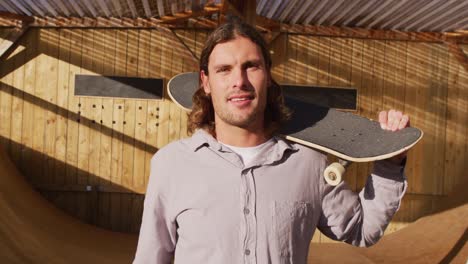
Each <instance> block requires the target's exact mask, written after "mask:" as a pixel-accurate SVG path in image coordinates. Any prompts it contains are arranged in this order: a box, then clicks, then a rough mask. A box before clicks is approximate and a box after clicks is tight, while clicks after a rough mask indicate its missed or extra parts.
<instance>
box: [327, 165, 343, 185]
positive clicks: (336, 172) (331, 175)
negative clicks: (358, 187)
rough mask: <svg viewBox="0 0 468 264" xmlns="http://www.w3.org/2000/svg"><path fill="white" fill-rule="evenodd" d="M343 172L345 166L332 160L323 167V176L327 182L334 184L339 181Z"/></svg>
mask: <svg viewBox="0 0 468 264" xmlns="http://www.w3.org/2000/svg"><path fill="white" fill-rule="evenodd" d="M344 172H345V168H344V167H343V165H341V164H340V163H338V162H333V163H332V164H330V165H329V166H328V167H327V168H326V169H325V171H324V172H323V176H324V177H325V181H326V182H327V183H328V184H330V185H331V186H336V185H338V184H339V183H340V182H341V180H342V178H343V174H344Z"/></svg>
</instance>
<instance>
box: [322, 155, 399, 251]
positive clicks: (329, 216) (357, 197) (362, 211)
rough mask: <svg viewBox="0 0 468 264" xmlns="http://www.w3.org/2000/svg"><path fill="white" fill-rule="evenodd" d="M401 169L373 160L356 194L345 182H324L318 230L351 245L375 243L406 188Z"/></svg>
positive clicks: (391, 164)
mask: <svg viewBox="0 0 468 264" xmlns="http://www.w3.org/2000/svg"><path fill="white" fill-rule="evenodd" d="M403 171H404V166H403V165H401V166H400V165H395V164H393V163H391V162H389V161H378V162H375V163H374V170H373V172H372V174H371V175H370V176H369V177H368V178H367V182H366V185H365V187H364V189H363V190H362V191H361V192H360V193H359V194H357V193H354V192H353V191H351V190H350V188H349V186H348V185H347V184H346V183H345V182H342V183H341V184H339V185H338V186H336V187H333V186H330V185H326V184H325V183H324V185H323V193H322V214H321V217H320V220H319V225H318V228H319V230H320V231H321V232H322V233H324V234H325V235H326V236H328V237H330V238H332V239H335V240H340V241H344V242H347V243H349V244H352V245H355V246H371V245H373V244H375V243H376V242H377V241H378V240H379V239H380V238H381V237H382V236H383V234H384V231H385V229H386V228H387V226H388V224H389V223H390V221H391V219H392V217H393V216H394V214H395V213H396V212H397V211H398V209H399V207H400V204H401V200H402V198H403V195H404V193H405V191H406V188H407V182H406V177H405V176H404V173H403Z"/></svg>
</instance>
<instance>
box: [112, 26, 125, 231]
mask: <svg viewBox="0 0 468 264" xmlns="http://www.w3.org/2000/svg"><path fill="white" fill-rule="evenodd" d="M127 32H128V31H127V30H122V29H120V30H117V33H116V52H117V54H116V56H115V73H116V75H117V76H125V75H126V70H127V35H128V34H127ZM123 121H124V100H122V99H115V100H114V109H113V120H112V129H113V131H114V133H113V135H112V163H111V177H112V178H111V179H112V183H113V184H114V185H118V186H121V185H122V177H123V176H122V165H123V159H122V153H123V152H122V149H123ZM121 196H122V195H120V194H112V195H111V213H110V215H111V228H112V230H119V229H120V228H121V226H122V224H121V222H122V221H121V212H122V211H123V210H122V208H121V200H122V199H121Z"/></svg>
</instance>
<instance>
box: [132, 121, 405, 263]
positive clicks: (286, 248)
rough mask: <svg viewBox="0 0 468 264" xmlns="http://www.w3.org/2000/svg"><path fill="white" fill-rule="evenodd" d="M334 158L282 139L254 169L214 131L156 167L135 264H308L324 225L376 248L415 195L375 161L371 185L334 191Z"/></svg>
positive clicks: (167, 150)
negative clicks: (330, 164)
mask: <svg viewBox="0 0 468 264" xmlns="http://www.w3.org/2000/svg"><path fill="white" fill-rule="evenodd" d="M325 167H326V156H325V155H323V154H321V153H319V152H317V151H314V150H312V149H310V148H306V147H303V146H302V145H298V144H292V143H290V142H288V141H285V140H283V139H281V138H277V137H275V138H274V140H273V141H272V144H269V145H268V146H267V147H265V148H263V149H262V153H260V154H259V155H258V156H257V158H255V159H254V160H253V162H251V163H250V164H248V166H245V165H244V164H243V163H242V160H241V158H240V157H239V156H238V155H237V154H236V153H234V152H233V151H231V150H230V149H229V148H227V147H226V146H223V145H222V144H220V143H219V142H217V141H216V139H214V138H213V137H212V136H211V135H209V134H208V133H206V132H205V131H202V130H199V131H197V132H196V133H195V134H194V135H193V136H192V137H191V138H188V139H184V140H180V141H177V142H174V143H171V144H169V145H168V146H166V147H164V148H162V149H161V150H159V151H158V152H157V153H156V155H155V156H154V157H153V159H152V160H151V175H150V180H149V183H148V189H147V193H146V198H145V204H144V213H143V221H142V226H141V230H140V237H139V241H138V248H137V252H136V256H135V260H134V263H138V264H140V263H164V264H165V263H170V261H171V258H172V257H173V256H174V255H175V256H174V257H175V263H176V264H186V263H187V264H197V263H203V264H210V263H213V264H219V263H233V264H240V263H258V264H268V263H272V264H276V263H278V264H280V263H281V264H282V263H306V262H307V253H308V248H309V244H310V241H311V238H312V236H313V234H314V231H315V229H316V228H317V227H318V228H319V229H320V230H321V231H322V232H323V233H324V234H325V235H327V236H329V237H330V238H332V239H336V240H341V241H346V242H348V243H351V244H353V245H359V246H368V245H371V244H373V243H375V242H376V241H377V240H378V239H379V238H380V237H381V236H382V235H383V232H384V230H385V228H386V226H387V225H388V223H389V222H390V220H391V218H392V216H393V215H394V214H395V212H396V211H397V210H398V208H399V206H400V201H401V198H402V196H403V194H404V192H405V189H406V181H405V177H404V176H403V167H401V166H396V165H393V164H390V163H389V162H385V161H381V162H376V163H375V165H374V171H373V173H372V174H371V176H370V177H368V180H367V184H366V186H365V188H364V189H363V190H362V191H361V192H360V193H359V194H356V193H354V192H352V191H351V190H350V189H349V187H348V186H347V185H346V183H341V184H339V185H338V186H336V187H332V186H329V185H327V184H326V182H325V181H324V179H323V176H322V175H323V170H324V169H325Z"/></svg>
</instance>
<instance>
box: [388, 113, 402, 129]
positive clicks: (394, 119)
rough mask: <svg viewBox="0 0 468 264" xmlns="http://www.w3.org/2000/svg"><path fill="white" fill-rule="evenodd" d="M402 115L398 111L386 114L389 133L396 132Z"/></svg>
mask: <svg viewBox="0 0 468 264" xmlns="http://www.w3.org/2000/svg"><path fill="white" fill-rule="evenodd" d="M402 116H403V114H402V113H401V112H400V111H395V110H393V109H392V110H390V111H389V112H388V126H389V129H390V130H391V131H396V130H397V129H398V126H399V124H400V120H401V118H402Z"/></svg>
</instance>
